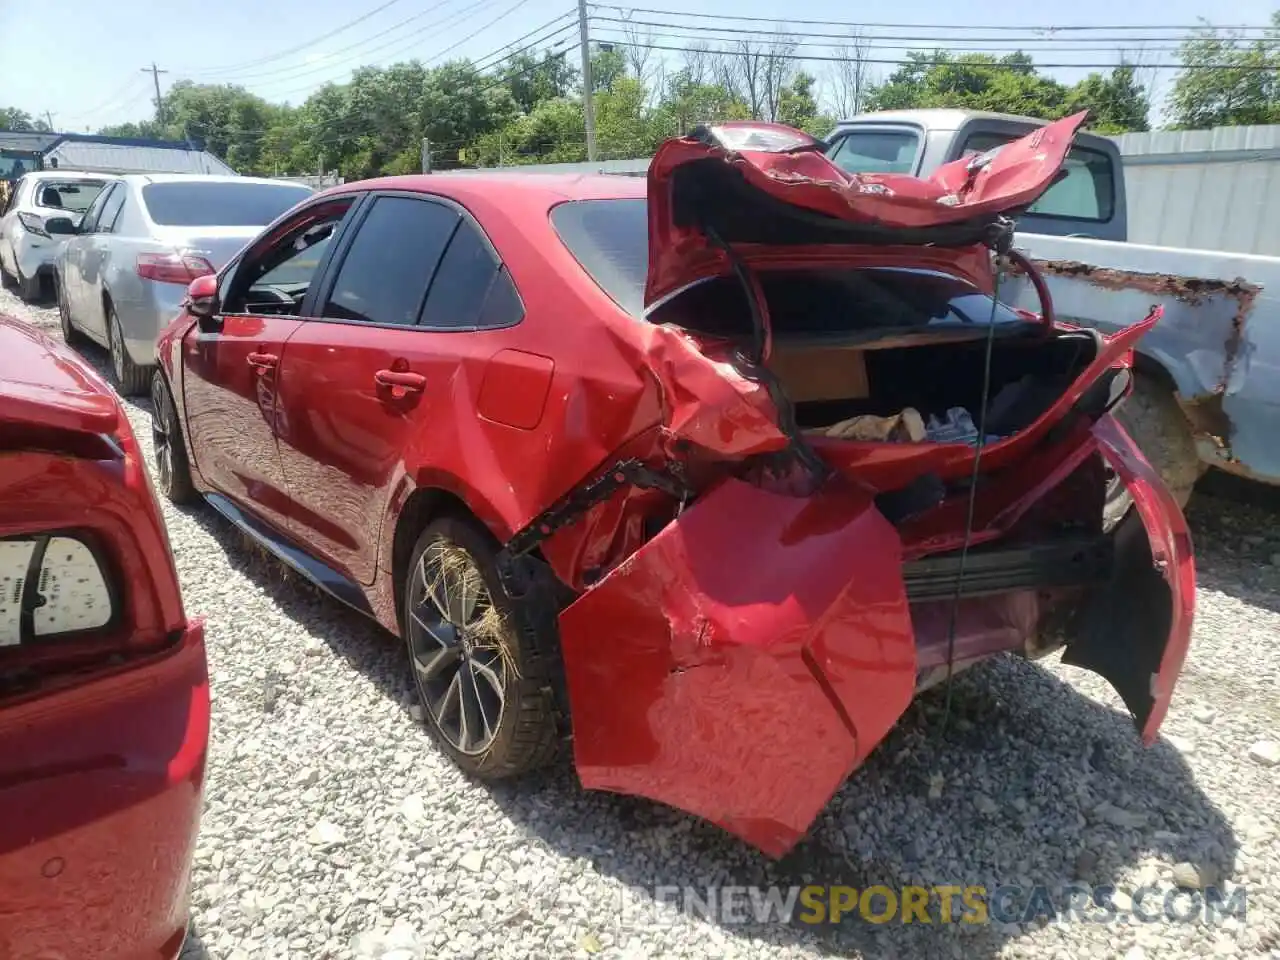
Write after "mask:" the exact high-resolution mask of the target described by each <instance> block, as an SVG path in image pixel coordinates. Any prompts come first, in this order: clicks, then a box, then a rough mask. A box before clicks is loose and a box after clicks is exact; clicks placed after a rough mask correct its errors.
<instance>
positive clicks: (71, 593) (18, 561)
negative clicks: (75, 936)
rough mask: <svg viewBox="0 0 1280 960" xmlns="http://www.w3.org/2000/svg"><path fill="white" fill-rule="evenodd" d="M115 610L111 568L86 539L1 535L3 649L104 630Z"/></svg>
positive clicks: (0, 639) (63, 535)
mask: <svg viewBox="0 0 1280 960" xmlns="http://www.w3.org/2000/svg"><path fill="white" fill-rule="evenodd" d="M115 615H116V610H115V603H114V599H113V595H112V590H111V584H110V580H109V579H108V573H107V570H106V569H105V568H104V566H103V565H102V563H101V562H100V561H99V559H98V556H97V554H96V553H95V552H94V550H93V548H92V547H91V546H90V545H89V544H88V543H87V542H86V541H85V540H83V539H81V538H80V537H78V536H76V535H75V534H71V533H57V534H44V535H37V536H31V537H7V538H5V539H4V540H0V648H3V647H12V646H20V645H23V644H27V643H32V642H36V643H38V642H40V641H43V640H55V639H58V638H60V637H62V636H72V635H75V634H79V633H83V632H84V631H87V630H100V629H102V628H103V627H106V626H108V625H109V624H110V623H111V622H112V621H113V620H114V619H115Z"/></svg>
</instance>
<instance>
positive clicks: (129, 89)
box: [70, 74, 143, 120]
mask: <svg viewBox="0 0 1280 960" xmlns="http://www.w3.org/2000/svg"><path fill="white" fill-rule="evenodd" d="M142 82H143V81H142V78H141V77H139V76H137V75H136V74H134V75H131V76H130V77H129V80H128V82H127V83H125V85H124V86H122V87H120V88H119V89H117V90H116V92H115V93H113V94H111V96H109V97H107V99H105V100H103V101H102V102H101V103H99V104H98V105H97V106H95V107H93V108H92V109H90V110H85V111H83V112H81V113H73V114H71V117H70V119H72V120H79V119H81V118H82V117H91V116H94V115H95V114H98V113H101V112H102V111H103V110H105V109H106V108H107V107H111V106H115V105H116V101H118V100H121V99H123V98H124V96H125V95H126V94H130V93H132V94H134V95H133V96H132V97H131V98H130V102H131V103H132V102H134V101H136V100H137V99H138V98H137V95H136V93H137V86H138V84H139V83H142Z"/></svg>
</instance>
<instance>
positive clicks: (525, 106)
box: [502, 53, 578, 113]
mask: <svg viewBox="0 0 1280 960" xmlns="http://www.w3.org/2000/svg"><path fill="white" fill-rule="evenodd" d="M502 73H503V76H504V77H506V78H507V87H508V89H510V91H511V99H513V100H514V101H515V104H516V106H517V107H518V108H519V109H520V112H521V113H529V112H530V111H531V110H533V109H534V108H535V107H536V106H537V105H538V104H539V103H541V102H542V101H543V100H554V99H556V98H557V97H567V96H569V94H570V93H571V92H572V90H573V87H574V84H576V83H577V82H578V71H577V70H575V69H574V68H573V65H572V64H570V63H569V61H568V58H567V57H566V56H565V55H564V54H563V53H544V54H543V57H542V59H541V60H538V59H536V58H535V57H533V56H532V55H531V54H528V53H522V54H519V55H518V56H516V57H513V58H512V59H511V60H510V61H509V62H508V63H507V65H506V66H504V67H503V68H502Z"/></svg>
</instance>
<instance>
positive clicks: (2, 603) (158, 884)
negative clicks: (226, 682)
mask: <svg viewBox="0 0 1280 960" xmlns="http://www.w3.org/2000/svg"><path fill="white" fill-rule="evenodd" d="M208 737H209V685H208V673H207V668H206V665H205V650H204V639H203V628H202V626H201V623H200V622H199V621H196V620H189V619H188V618H187V616H186V614H185V613H184V612H183V608H182V598H181V596H180V594H179V592H178V581H177V575H176V573H175V571H174V566H173V558H172V556H171V555H170V552H169V541H168V538H167V536H166V534H165V528H164V523H163V521H162V520H161V517H160V511H159V509H158V508H157V504H156V500H155V494H154V492H153V490H152V487H151V481H150V479H149V477H148V475H147V467H146V464H145V463H144V462H143V459H142V457H141V455H140V451H139V449H138V446H137V443H136V441H135V440H134V436H133V432H132V430H130V428H129V422H128V420H126V419H125V415H124V412H123V410H121V408H120V405H119V402H118V401H117V399H116V396H115V394H114V393H113V392H112V391H111V388H110V387H109V386H108V385H107V384H106V383H105V382H104V381H103V380H102V378H101V377H99V376H98V374H97V373H96V372H95V371H94V370H93V369H91V368H90V367H89V366H87V365H86V364H85V363H84V362H83V361H81V360H80V359H79V358H78V357H76V356H75V355H74V354H73V353H71V352H70V351H69V350H67V349H65V348H64V347H62V346H61V345H59V344H56V343H54V342H53V341H51V340H49V339H48V338H47V337H45V336H43V335H42V334H40V333H39V332H37V331H36V330H34V329H32V328H31V327H29V326H26V325H24V324H22V323H19V322H18V321H16V320H12V319H9V318H4V317H0V957H15V958H17V957H23V958H32V960H35V958H45V960H79V958H83V957H96V958H102V960H143V958H146V960H161V958H164V960H171V958H174V957H177V956H178V953H179V950H180V949H181V947H182V943H183V939H184V937H185V936H186V930H187V887H188V878H189V875H190V869H191V857H192V852H193V850H194V847H195V840H196V830H197V825H198V822H199V818H200V805H201V787H202V783H203V779H204V766H205V751H206V748H207V744H208Z"/></svg>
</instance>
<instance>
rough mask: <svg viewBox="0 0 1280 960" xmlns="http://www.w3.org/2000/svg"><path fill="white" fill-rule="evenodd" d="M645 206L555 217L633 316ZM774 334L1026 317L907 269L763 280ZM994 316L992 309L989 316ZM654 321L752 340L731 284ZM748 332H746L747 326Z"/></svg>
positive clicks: (700, 289)
mask: <svg viewBox="0 0 1280 960" xmlns="http://www.w3.org/2000/svg"><path fill="white" fill-rule="evenodd" d="M647 206H648V205H647V203H646V201H644V200H635V199H628V200H575V201H570V202H568V203H562V204H560V205H559V206H557V207H555V208H554V209H553V210H552V211H551V221H552V225H553V226H554V227H555V229H556V232H557V233H558V234H559V235H560V239H561V240H562V241H563V242H564V244H565V246H566V247H568V248H569V252H570V253H572V254H573V256H574V257H575V258H576V259H577V261H578V262H579V263H580V264H581V265H582V267H583V269H584V270H586V272H587V273H588V274H589V275H590V276H591V279H592V280H594V281H595V282H596V283H597V284H598V285H599V286H600V288H601V289H602V290H604V292H605V293H607V294H608V295H609V296H610V297H611V298H612V299H613V300H614V301H615V302H616V303H617V304H618V305H619V306H620V307H622V309H624V310H626V311H627V312H628V313H630V314H631V315H632V316H635V317H643V316H644V312H645V311H644V284H645V276H646V274H647V272H648V269H649V232H648V230H649V228H648V212H647ZM760 281H761V285H762V286H763V288H764V291H765V296H766V298H767V299H768V301H769V311H770V314H771V315H772V318H773V326H774V329H775V331H778V332H784V331H785V332H787V333H793V334H809V335H821V334H824V333H848V332H856V331H866V332H882V331H885V330H903V329H909V330H910V329H919V328H921V327H931V326H938V325H946V326H950V325H964V326H969V325H979V326H985V325H986V324H988V323H989V322H991V321H992V320H993V319H994V321H995V322H996V323H997V324H1005V323H1021V322H1024V321H1023V318H1022V317H1021V316H1020V315H1019V314H1017V313H1014V312H1013V311H1012V310H1010V309H1009V308H1008V307H1006V306H1004V305H1003V304H997V303H994V302H993V301H992V299H991V298H990V297H989V296H987V295H986V294H985V293H983V292H982V291H980V290H978V289H977V288H976V287H974V286H972V285H971V284H969V283H966V282H965V281H963V280H959V279H957V278H955V277H950V276H948V275H946V274H943V273H937V272H934V271H926V270H906V269H882V268H881V269H849V270H829V269H824V270H805V271H789V270H781V271H769V272H764V273H762V274H761V275H760ZM993 308H994V309H993ZM652 319H654V320H658V321H662V322H671V323H676V324H679V325H681V326H684V327H688V328H689V329H696V330H699V331H701V332H704V333H709V334H713V335H724V336H736V335H738V334H749V333H750V315H749V313H748V310H747V304H746V300H745V297H744V295H743V292H742V288H741V285H740V284H739V283H738V282H737V280H736V279H733V278H728V277H725V278H716V279H713V280H710V281H707V282H704V283H701V284H697V285H695V286H693V287H691V288H689V289H687V290H686V291H684V292H683V293H681V294H680V296H679V297H677V298H675V300H673V301H672V302H671V303H669V304H665V305H663V306H662V307H661V308H659V309H658V310H657V311H656V312H655V313H654V314H653V316H652ZM744 324H745V326H744Z"/></svg>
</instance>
